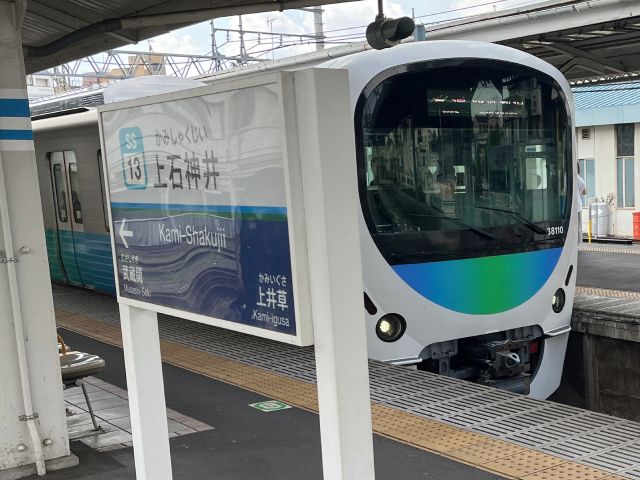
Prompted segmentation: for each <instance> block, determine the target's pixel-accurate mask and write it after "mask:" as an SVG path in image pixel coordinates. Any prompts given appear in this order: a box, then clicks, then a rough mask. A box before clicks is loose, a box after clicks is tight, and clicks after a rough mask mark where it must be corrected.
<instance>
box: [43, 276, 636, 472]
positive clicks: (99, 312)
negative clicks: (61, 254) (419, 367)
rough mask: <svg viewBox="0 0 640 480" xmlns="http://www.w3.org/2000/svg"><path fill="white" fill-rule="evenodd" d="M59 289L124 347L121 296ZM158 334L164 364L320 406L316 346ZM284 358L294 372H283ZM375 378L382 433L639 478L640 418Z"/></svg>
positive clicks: (392, 374) (412, 376) (192, 329)
mask: <svg viewBox="0 0 640 480" xmlns="http://www.w3.org/2000/svg"><path fill="white" fill-rule="evenodd" d="M54 293H55V295H54V300H55V302H56V307H57V312H56V313H57V317H58V321H59V323H60V325H61V326H64V327H66V328H69V329H71V330H74V331H78V332H80V333H83V334H85V335H88V336H91V337H94V338H98V339H100V340H103V341H105V342H107V343H111V344H114V345H120V344H121V343H120V331H119V327H118V326H117V325H118V315H117V304H116V303H115V300H114V299H112V298H109V297H104V296H101V295H97V294H91V293H87V292H78V291H77V290H74V289H68V288H63V289H61V288H58V287H56V288H55V289H54ZM93 297H97V302H96V303H92V298H93ZM96 306H97V308H96ZM68 310H74V311H75V312H76V313H75V314H72V313H70V312H69V311H68ZM83 311H84V313H83ZM93 312H96V315H94V314H93ZM86 315H89V316H90V317H94V318H97V319H99V320H101V322H96V321H95V320H94V319H92V318H87V317H86ZM107 317H108V319H107ZM105 322H108V323H105ZM160 332H161V337H162V339H163V340H162V352H163V359H164V360H165V361H167V362H169V363H173V364H175V365H177V366H180V367H182V368H185V369H188V370H191V371H194V372H196V373H200V374H203V375H206V376H209V377H211V378H215V379H218V380H221V381H225V382H228V383H232V384H234V385H237V386H239V387H242V388H246V389H248V390H253V391H256V392H260V393H261V394H264V395H265V396H268V397H272V398H277V399H281V400H283V401H286V402H288V403H291V404H293V405H296V406H299V407H301V408H305V409H308V410H312V411H317V408H318V406H317V397H316V391H315V385H314V384H313V382H314V381H315V361H314V360H315V359H314V353H313V348H312V347H307V348H298V347H292V346H290V345H286V344H281V343H277V342H273V341H270V340H265V339H260V338H256V337H251V336H247V335H242V334H239V333H235V332H231V331H227V330H222V329H218V328H214V327H209V326H206V325H201V324H196V323H193V322H188V321H182V320H179V319H175V318H170V317H164V316H160ZM285 360H286V361H285ZM284 363H288V366H287V367H286V368H278V367H282V365H283V364H284ZM369 374H370V379H371V387H372V388H371V396H372V400H373V402H374V403H373V405H372V411H373V423H374V429H375V431H376V432H377V433H379V434H382V435H385V436H388V437H390V438H394V439H396V440H399V441H402V442H405V443H408V444H412V445H415V446H417V447H420V448H423V449H426V450H430V451H433V452H437V453H440V454H443V455H446V456H450V457H452V458H457V459H458V460H460V461H464V462H465V463H470V464H473V465H475V466H478V467H479V468H483V469H486V470H491V471H493V472H495V473H499V474H501V475H504V476H507V477H510V478H532V479H535V478H536V477H532V475H537V474H539V475H542V474H543V473H544V472H546V471H547V470H550V469H551V468H556V467H557V468H558V475H559V476H557V477H538V478H540V479H542V478H558V479H564V478H566V479H570V478H574V477H572V476H571V474H570V473H569V472H571V471H572V470H571V469H570V468H569V466H570V465H577V467H576V468H578V466H580V465H578V464H582V466H584V467H585V468H587V467H588V468H592V469H594V470H596V471H597V472H604V473H603V475H604V476H601V477H585V478H607V479H608V480H611V479H613V478H635V479H639V480H640V441H639V435H637V434H640V424H638V423H635V422H630V421H627V420H622V419H617V418H614V417H609V416H607V415H601V414H596V413H593V412H589V411H585V410H581V409H577V408H573V407H568V406H564V405H560V404H555V403H552V402H547V401H538V400H533V399H530V398H526V397H522V396H519V395H516V394H512V393H510V392H505V391H500V390H493V389H490V388H487V387H483V386H480V385H475V384H470V383H468V382H463V381H461V380H456V379H452V378H445V377H440V376H438V375H434V374H430V373H427V372H418V371H414V370H410V369H408V368H406V367H395V366H392V365H388V364H384V363H381V362H376V361H370V362H369ZM487 442H502V443H499V444H497V445H502V444H504V445H510V446H511V447H513V449H515V450H507V449H505V451H506V452H507V455H506V456H505V457H500V458H498V457H494V456H492V455H491V451H492V448H499V447H495V445H496V444H491V445H489V444H487ZM481 444H483V445H484V447H486V448H487V455H488V456H489V458H488V457H482V456H481V454H480V453H478V452H480V451H481V450H478V449H481V448H482V447H478V448H477V449H475V456H476V457H477V458H476V460H473V458H474V450H473V449H472V450H469V449H470V448H471V447H473V446H474V445H475V446H477V445H481ZM529 454H531V456H530V457H529V456H527V455H529ZM464 455H467V457H466V458H463V457H464ZM505 459H510V460H505ZM576 462H577V463H576ZM560 467H562V468H560ZM565 467H566V468H565ZM562 472H565V473H562ZM581 472H582V470H581ZM585 472H587V473H588V472H591V473H593V472H592V471H591V470H584V472H583V473H584V474H585V475H586V474H587V473H585ZM561 473H562V474H561ZM591 473H590V474H591ZM613 474H618V475H620V476H618V477H615V476H612V475H613ZM563 475H564V476H563ZM594 475H595V474H594Z"/></svg>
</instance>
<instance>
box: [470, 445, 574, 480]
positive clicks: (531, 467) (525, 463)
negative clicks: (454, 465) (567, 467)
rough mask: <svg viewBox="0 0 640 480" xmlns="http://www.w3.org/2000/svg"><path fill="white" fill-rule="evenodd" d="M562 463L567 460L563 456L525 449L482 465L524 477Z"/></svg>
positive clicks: (510, 474)
mask: <svg viewBox="0 0 640 480" xmlns="http://www.w3.org/2000/svg"><path fill="white" fill-rule="evenodd" d="M562 463H567V462H566V461H565V460H563V459H561V458H558V457H554V456H551V455H547V454H546V453H541V452H536V451H535V450H528V449H524V451H523V452H521V453H517V454H515V455H509V456H508V457H503V458H499V459H497V460H493V461H491V462H488V463H485V464H483V465H482V467H484V468H486V469H487V470H491V471H492V472H496V473H499V474H502V475H506V476H509V477H511V478H522V477H524V476H525V475H529V474H531V473H535V472H540V471H544V470H548V469H550V468H553V467H555V466H557V465H560V464H562ZM556 478H572V477H556Z"/></svg>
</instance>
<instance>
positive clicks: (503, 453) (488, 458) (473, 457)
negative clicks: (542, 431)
mask: <svg viewBox="0 0 640 480" xmlns="http://www.w3.org/2000/svg"><path fill="white" fill-rule="evenodd" d="M525 450H526V449H525V448H524V447H520V446H519V445H514V444H513V443H508V442H503V441H501V440H487V441H485V442H482V443H477V444H474V445H470V446H468V447H465V448H461V449H459V450H453V451H451V452H448V456H450V457H452V458H456V459H459V460H463V461H464V462H465V463H471V464H474V465H484V464H486V463H489V462H492V461H495V460H498V459H500V458H505V457H509V456H511V455H517V454H519V453H523V452H524V451H525Z"/></svg>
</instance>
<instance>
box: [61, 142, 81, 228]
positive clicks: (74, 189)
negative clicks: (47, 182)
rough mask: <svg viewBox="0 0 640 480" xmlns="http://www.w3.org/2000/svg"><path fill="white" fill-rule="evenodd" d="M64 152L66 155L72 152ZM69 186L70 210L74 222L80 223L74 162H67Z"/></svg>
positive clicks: (76, 168)
mask: <svg viewBox="0 0 640 480" xmlns="http://www.w3.org/2000/svg"><path fill="white" fill-rule="evenodd" d="M65 153H66V154H67V155H68V154H69V153H72V152H65ZM67 155H65V156H67ZM71 158H74V157H71ZM69 188H70V189H71V211H72V212H73V220H74V222H75V223H76V224H78V225H81V224H82V204H81V203H80V188H79V186H78V167H77V165H76V164H75V163H70V164H69Z"/></svg>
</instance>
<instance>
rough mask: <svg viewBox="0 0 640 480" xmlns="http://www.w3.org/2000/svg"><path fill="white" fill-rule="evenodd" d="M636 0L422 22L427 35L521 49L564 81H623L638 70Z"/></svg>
mask: <svg viewBox="0 0 640 480" xmlns="http://www.w3.org/2000/svg"><path fill="white" fill-rule="evenodd" d="M639 7H640V3H639V2H638V1H637V0H549V1H545V2H538V3H533V4H530V5H525V6H519V7H517V8H513V9H509V10H504V11H500V12H491V13H488V14H484V15H477V16H473V17H466V18H462V19H458V20H454V21H451V22H445V23H441V24H433V25H427V39H428V40H440V39H447V40H482V41H487V42H495V43H501V44H503V45H508V46H509V47H513V48H517V49H520V50H524V51H525V52H528V53H530V54H532V55H535V56H537V57H540V58H542V59H543V60H546V61H547V62H549V63H551V64H552V65H554V66H555V67H556V68H558V69H559V70H560V71H561V72H562V73H563V74H564V75H565V76H566V77H567V79H568V80H569V81H571V82H574V83H580V82H589V83H592V82H611V81H620V80H622V81H628V80H629V79H631V78H635V77H638V75H640V8H639Z"/></svg>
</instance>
